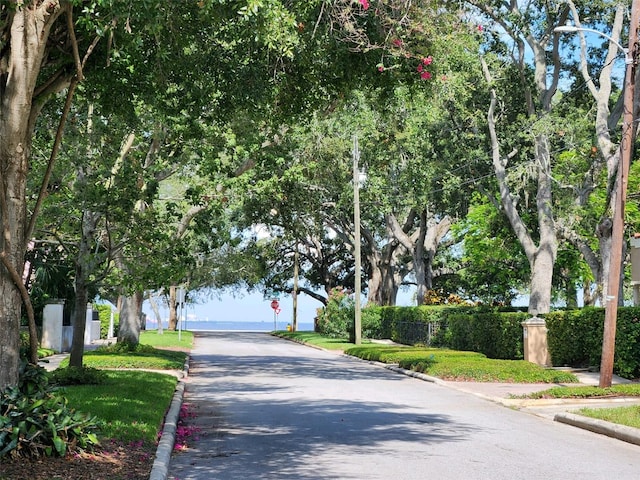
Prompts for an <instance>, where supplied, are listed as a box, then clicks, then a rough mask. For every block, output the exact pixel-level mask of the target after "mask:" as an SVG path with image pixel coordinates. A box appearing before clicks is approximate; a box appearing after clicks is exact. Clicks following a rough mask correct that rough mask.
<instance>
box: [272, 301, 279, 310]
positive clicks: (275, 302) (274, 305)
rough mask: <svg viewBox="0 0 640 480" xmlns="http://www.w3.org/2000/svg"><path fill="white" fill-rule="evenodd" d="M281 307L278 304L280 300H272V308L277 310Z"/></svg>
mask: <svg viewBox="0 0 640 480" xmlns="http://www.w3.org/2000/svg"><path fill="white" fill-rule="evenodd" d="M279 306H280V304H279V303H278V300H271V308H273V309H274V310H276V309H277V308H278V307H279Z"/></svg>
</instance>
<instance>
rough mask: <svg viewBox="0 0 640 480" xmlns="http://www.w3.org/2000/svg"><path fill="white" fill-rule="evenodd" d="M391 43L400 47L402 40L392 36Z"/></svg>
mask: <svg viewBox="0 0 640 480" xmlns="http://www.w3.org/2000/svg"><path fill="white" fill-rule="evenodd" d="M393 44H394V45H395V46H396V47H400V46H402V40H400V39H399V38H394V39H393Z"/></svg>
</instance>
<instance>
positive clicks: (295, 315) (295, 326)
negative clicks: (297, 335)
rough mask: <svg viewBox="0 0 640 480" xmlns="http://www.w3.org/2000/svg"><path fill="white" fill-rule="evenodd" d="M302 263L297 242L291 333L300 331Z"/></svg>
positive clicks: (294, 256)
mask: <svg viewBox="0 0 640 480" xmlns="http://www.w3.org/2000/svg"><path fill="white" fill-rule="evenodd" d="M299 261H300V254H299V253H298V242H296V251H295V253H294V254H293V295H292V296H293V323H292V324H291V331H292V332H296V331H298V269H299V267H298V262H299Z"/></svg>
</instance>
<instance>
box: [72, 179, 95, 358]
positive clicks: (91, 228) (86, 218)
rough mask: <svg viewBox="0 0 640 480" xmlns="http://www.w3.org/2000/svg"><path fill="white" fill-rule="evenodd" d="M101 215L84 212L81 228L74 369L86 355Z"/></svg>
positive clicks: (74, 315)
mask: <svg viewBox="0 0 640 480" xmlns="http://www.w3.org/2000/svg"><path fill="white" fill-rule="evenodd" d="M83 177H84V174H83V172H82V170H81V171H80V172H79V173H78V178H80V179H82V178H83ZM99 220H100V214H98V213H92V212H87V211H85V212H83V213H82V220H81V226H80V230H81V232H80V245H79V246H78V255H77V257H76V261H75V264H76V265H75V280H74V282H75V294H76V301H75V308H74V314H73V317H74V320H73V339H72V342H71V356H70V358H69V365H70V366H72V367H82V359H83V355H84V343H85V342H84V337H85V329H86V323H87V322H86V316H87V303H88V302H89V293H88V286H87V284H88V281H89V277H90V275H92V274H93V273H94V269H95V267H94V265H95V264H96V259H95V255H94V253H93V252H92V251H91V244H92V243H93V240H94V237H95V232H96V228H97V225H98V221H99Z"/></svg>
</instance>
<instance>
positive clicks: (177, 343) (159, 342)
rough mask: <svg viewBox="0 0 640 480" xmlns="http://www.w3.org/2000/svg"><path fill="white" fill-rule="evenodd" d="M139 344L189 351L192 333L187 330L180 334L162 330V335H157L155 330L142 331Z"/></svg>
mask: <svg viewBox="0 0 640 480" xmlns="http://www.w3.org/2000/svg"><path fill="white" fill-rule="evenodd" d="M140 343H141V344H143V345H151V346H152V347H156V348H173V349H176V348H181V349H185V350H191V348H192V347H193V332H190V331H188V330H183V331H182V332H174V331H170V330H163V332H162V334H159V333H158V331H157V330H144V331H142V332H140Z"/></svg>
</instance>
